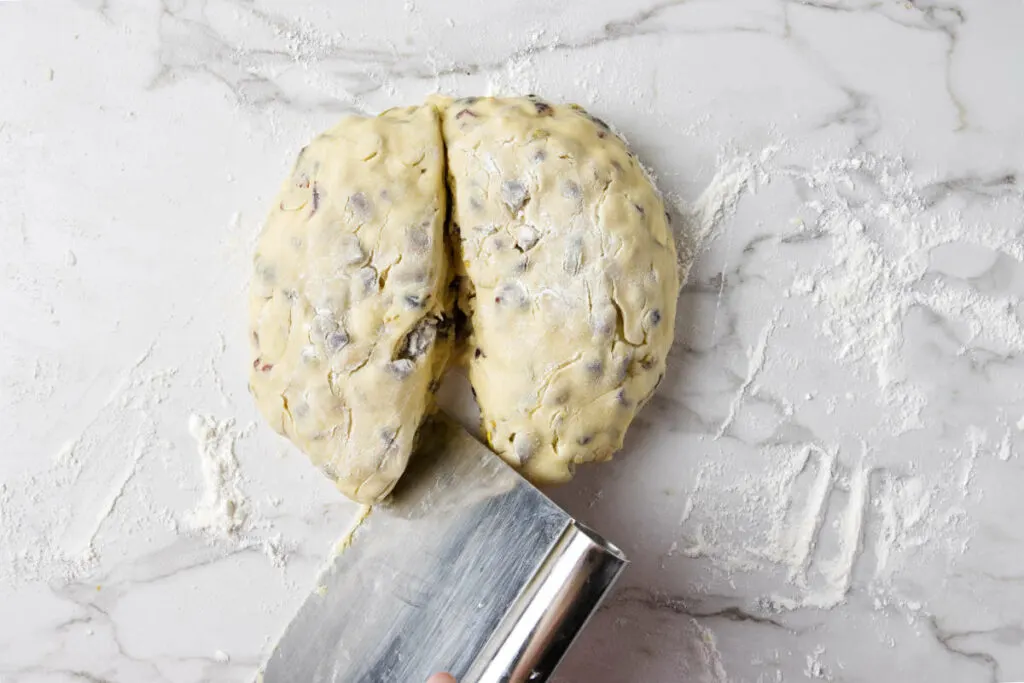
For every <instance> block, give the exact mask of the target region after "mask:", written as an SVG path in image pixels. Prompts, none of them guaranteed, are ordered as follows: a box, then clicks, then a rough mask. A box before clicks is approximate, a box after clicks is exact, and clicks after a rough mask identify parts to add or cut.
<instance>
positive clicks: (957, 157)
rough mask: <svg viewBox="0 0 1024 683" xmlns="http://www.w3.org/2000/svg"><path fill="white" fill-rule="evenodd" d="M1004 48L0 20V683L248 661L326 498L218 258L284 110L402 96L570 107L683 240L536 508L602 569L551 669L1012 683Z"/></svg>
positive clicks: (768, 33)
mask: <svg viewBox="0 0 1024 683" xmlns="http://www.w3.org/2000/svg"><path fill="white" fill-rule="evenodd" d="M1022 31H1024V4H1022V3H1021V2H1019V1H1010V0H1006V1H1004V2H974V3H966V2H964V3H959V4H957V3H948V2H944V3H936V2H931V1H930V0H921V1H918V2H896V1H895V0H893V1H888V0H886V1H884V2H861V1H860V0H843V1H838V0H837V1H834V2H833V1H831V0H814V1H807V2H797V1H787V0H735V1H733V0H727V1H722V0H663V1H660V2H654V1H649V2H648V1H645V2H625V3H624V2H613V1H611V0H600V1H592V0H566V1H564V2H559V3H551V2H542V1H540V0H523V1H520V2H512V1H507V2H505V1H502V2H492V3H474V2H468V1H460V2H427V1H426V0H404V2H403V0H380V1H379V2H373V3H362V2H348V3H320V2H314V1H312V0H303V1H301V2H294V1H292V0H255V1H247V2H240V1H238V0H160V1H150V0H144V1H141V2H136V1H134V0H133V1H128V0H78V1H77V2H67V1H61V0H56V1H55V2H32V1H31V0H25V1H10V2H0V64H3V68H2V69H0V93H2V95H0V244H2V245H3V246H2V247H0V275H2V277H3V283H4V284H3V287H2V288H0V453H2V456H0V617H2V618H0V681H2V683H25V682H29V681H33V682H34V681H40V682H42V681H45V682H47V683H51V682H58V681H92V682H94V683H95V682H99V681H104V682H107V681H109V682H118V683H120V682H137V681H174V682H180V681H249V680H252V678H253V676H254V673H255V672H256V670H257V667H258V666H259V664H260V662H261V661H262V659H263V658H264V657H265V656H266V654H267V653H268V652H269V649H270V647H271V646H272V644H273V642H274V641H275V639H276V638H277V636H278V635H279V634H280V633H281V631H282V630H283V628H284V626H285V624H286V623H287V622H288V620H289V618H290V616H291V615H292V614H293V613H294V611H295V610H296V608H297V606H298V605H299V603H300V602H301V601H302V600H303V598H304V597H305V595H306V594H307V593H308V592H309V590H310V589H311V588H312V584H313V579H314V577H315V575H316V572H317V571H318V569H319V568H320V566H321V565H322V563H323V562H324V559H325V557H327V555H328V553H329V552H330V550H331V548H332V545H333V543H334V542H335V541H336V540H337V539H338V538H339V537H340V536H341V535H342V534H343V533H344V532H345V530H346V528H347V527H348V525H349V524H350V521H351V519H352V518H353V516H354V514H355V512H356V509H357V508H356V506H355V505H353V504H351V503H349V502H347V501H345V500H343V499H342V498H341V497H340V496H339V495H338V494H337V493H336V492H335V491H334V490H333V488H332V487H331V485H330V483H329V482H328V481H327V480H326V479H324V478H323V477H322V476H321V475H320V474H319V473H318V472H316V471H314V470H313V468H311V467H309V466H308V464H307V463H306V461H305V458H304V457H303V456H302V455H301V454H300V453H298V452H297V451H296V450H295V449H294V448H292V447H290V446H289V445H288V444H287V443H285V442H284V441H283V440H282V439H280V438H279V437H277V436H276V435H274V434H273V433H272V432H271V431H270V429H269V428H267V427H266V426H265V425H263V424H262V423H261V422H260V421H259V420H258V419H257V415H256V413H255V409H254V407H253V405H252V401H251V400H250V397H249V396H248V393H247V389H246V372H245V365H246V357H247V348H246V338H245V292H246V286H247V277H248V272H249V264H250V253H251V249H252V245H253V241H254V238H255V235H256V234H257V231H258V230H259V227H260V223H261V220H262V218H263V216H264V214H265V211H266V208H267V205H268V202H269V201H270V198H271V196H272V194H273V193H274V191H275V190H276V188H277V185H278V183H279V182H280V180H281V179H282V178H283V177H284V175H285V173H286V172H287V169H288V168H289V166H290V164H291V162H292V160H293V158H294V156H295V154H296V153H297V151H298V149H299V148H300V147H301V146H302V145H303V144H304V143H305V142H306V141H307V140H308V139H310V138H311V137H312V136H313V135H314V134H315V133H316V132H318V131H320V130H322V129H324V128H326V127H327V126H328V125H329V124H330V123H331V122H332V121H334V120H335V119H336V118H337V117H338V116H340V115H342V114H344V113H347V112H354V111H358V112H376V111H379V110H381V109H385V108H387V107H390V106H394V105H397V104H407V103H415V102H418V101H421V100H422V99H423V98H424V97H425V96H426V95H427V94H429V93H431V92H435V91H443V92H448V93H457V94H462V95H470V94H488V93H527V92H535V93H539V94H541V95H543V96H545V97H547V98H549V99H552V100H565V101H576V102H579V103H581V104H583V105H585V106H587V107H588V108H589V109H591V110H592V111H593V112H594V113H595V114H597V115H598V116H600V117H601V118H604V119H606V120H608V121H610V122H612V123H614V124H615V125H616V126H617V127H618V128H619V129H620V130H621V131H622V132H623V134H624V135H625V136H626V137H627V138H628V139H629V141H630V143H631V144H632V146H633V147H634V149H635V150H636V151H637V153H638V154H639V156H640V157H641V159H643V160H644V161H645V163H647V164H649V165H650V167H651V168H652V169H653V171H654V172H655V173H656V174H657V177H658V182H659V185H660V187H661V188H662V189H663V191H664V192H665V193H666V196H667V197H668V198H669V199H670V203H671V205H672V207H673V211H674V213H675V214H676V215H677V217H678V218H679V219H680V220H679V221H678V224H680V225H682V226H684V228H685V232H684V234H683V237H682V239H683V240H684V244H685V245H688V246H689V247H692V248H693V249H694V253H695V254H696V260H695V261H694V262H693V264H692V268H691V269H690V272H689V279H688V281H687V283H686V285H685V287H684V289H683V292H682V295H681V300H680V315H679V321H678V330H677V341H676V344H675V346H674V348H673V351H672V354H671V356H670V360H669V371H668V374H667V377H666V381H665V383H664V384H663V386H662V389H661V390H660V392H659V394H658V395H657V397H656V398H655V400H654V401H652V403H651V404H650V405H649V406H648V407H647V408H646V409H645V411H644V412H643V413H642V414H641V416H640V418H639V419H638V422H637V423H636V424H635V426H634V428H633V429H632V432H631V433H630V436H629V438H628V439H627V445H626V448H625V450H624V451H623V452H622V453H620V454H619V456H618V457H617V459H616V460H615V461H614V462H613V463H612V464H610V465H606V466H592V467H588V468H584V469H581V471H580V473H579V476H578V477H577V479H576V480H575V481H574V482H573V483H571V484H569V485H567V486H565V487H563V488H560V489H557V490H554V491H552V495H553V496H554V497H555V498H556V499H557V500H558V501H559V502H560V503H562V504H563V505H565V506H566V507H567V508H568V509H569V510H570V511H571V512H572V513H573V514H575V515H577V516H579V517H580V518H582V519H583V520H585V521H586V522H588V523H590V524H591V525H593V526H594V527H596V528H597V529H599V530H600V531H602V532H603V533H604V534H606V535H607V536H608V537H610V538H611V539H613V540H614V541H616V542H617V543H618V544H619V545H621V546H622V547H623V548H624V549H625V551H626V552H627V554H628V555H629V556H630V557H631V559H632V566H631V567H630V569H629V570H628V572H627V573H626V574H625V576H624V578H623V580H622V582H621V584H620V586H619V588H618V590H617V591H616V592H615V594H614V595H613V596H612V597H611V598H610V600H609V601H608V603H607V605H606V606H605V608H604V609H603V610H602V611H601V612H600V613H599V615H598V616H597V617H596V618H595V620H594V621H593V622H592V625H591V626H590V627H589V628H588V630H587V631H586V632H585V634H584V636H583V637H582V639H581V641H580V643H579V644H578V646H577V647H576V648H574V650H573V651H572V652H571V653H570V656H569V657H568V660H567V661H566V662H565V664H564V666H563V668H562V669H561V670H560V677H559V680H560V681H564V682H566V683H568V682H570V681H602V682H603V681H608V682H618V681H645V682H662V681H663V682H676V681H685V682H687V683H696V682H701V681H716V682H721V681H750V682H755V681H756V682H768V681H803V680H824V681H846V682H850V683H853V682H865V683H866V682H869V681H870V682H872V683H876V682H878V681H908V680H921V681H931V682H939V681H951V682H952V681H957V682H959V683H974V682H978V683H980V682H983V681H1014V680H1024V617H1022V615H1024V526H1022V525H1021V523H1020V520H1021V517H1022V513H1024V499H1022V497H1021V491H1022V490H1024V431H1022V430H1024V419H1022V418H1024V392H1022V386H1024V360H1022V358H1024V324H1022V322H1021V321H1022V317H1021V315H1022V311H1021V307H1020V301H1021V297H1022V296H1024V265H1022V262H1024V238H1022V234H1024V180H1022V178H1024V175H1022V174H1024V126H1022V125H1021V123H1022V121H1024V78H1022V75H1021V74H1022V71H1021V69H1022V66H1024V42H1022V41H1021V38H1020V36H1021V35H1022ZM190 421H191V426H192V428H193V431H194V432H196V433H200V432H201V436H202V437H203V438H201V439H200V440H199V442H198V443H197V440H196V439H195V438H194V436H193V434H192V433H190ZM211 478H212V480H215V481H219V482H220V483H221V484H223V485H224V486H227V489H228V490H229V493H230V496H228V497H229V498H230V500H231V501H232V504H233V505H234V506H235V507H234V508H233V516H232V517H231V523H230V524H227V525H225V524H222V523H216V521H214V522H211V516H210V514H209V513H210V511H211V510H214V511H216V508H217V506H223V505H224V504H225V500H224V495H223V490H221V491H220V494H218V490H214V489H211V488H210V481H211ZM218 495H220V497H218ZM222 521H223V520H222Z"/></svg>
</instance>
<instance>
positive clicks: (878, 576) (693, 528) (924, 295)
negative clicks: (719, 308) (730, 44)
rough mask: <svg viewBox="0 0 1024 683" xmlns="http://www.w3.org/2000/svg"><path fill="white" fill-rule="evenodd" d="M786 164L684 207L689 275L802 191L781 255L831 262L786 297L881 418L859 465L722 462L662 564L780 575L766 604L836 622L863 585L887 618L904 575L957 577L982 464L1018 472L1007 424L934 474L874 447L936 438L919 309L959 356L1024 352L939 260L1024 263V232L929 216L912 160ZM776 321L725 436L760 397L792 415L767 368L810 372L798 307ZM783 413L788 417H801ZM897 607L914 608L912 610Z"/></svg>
mask: <svg viewBox="0 0 1024 683" xmlns="http://www.w3.org/2000/svg"><path fill="white" fill-rule="evenodd" d="M778 152H779V147H772V148H770V149H768V150H766V151H765V152H764V153H762V154H759V155H751V154H745V155H741V156H738V157H736V158H734V159H731V160H723V161H721V162H720V164H719V171H718V172H717V173H716V175H715V176H714V178H713V179H712V182H711V184H710V185H709V186H708V188H707V189H706V190H705V191H704V192H703V193H702V194H701V195H700V197H699V198H698V199H697V200H696V201H694V202H693V203H692V204H690V205H685V204H683V203H682V202H680V201H678V199H677V198H676V199H675V200H674V201H673V203H674V204H675V205H676V208H677V210H678V212H679V213H680V214H682V215H683V216H684V219H685V220H684V221H683V226H682V230H681V232H680V234H679V235H678V237H677V241H678V244H679V254H680V260H681V264H680V265H681V270H682V271H683V272H684V273H688V272H689V270H690V268H691V266H692V264H693V261H694V259H695V258H696V257H697V256H698V255H699V254H700V253H701V252H702V250H704V249H705V248H707V247H708V246H709V245H710V244H712V243H713V242H714V241H715V240H716V238H717V237H718V236H719V234H720V232H721V231H722V230H723V226H724V225H725V223H726V222H727V221H729V220H730V219H731V218H732V217H733V215H734V214H735V212H736V210H737V208H738V206H739V204H740V202H741V201H742V199H743V198H744V197H745V196H746V195H748V194H752V193H754V192H755V191H756V190H757V188H758V187H759V186H763V185H766V184H768V183H770V182H772V181H775V180H783V181H788V182H789V183H791V184H792V185H793V186H795V187H799V188H803V189H802V191H801V192H800V196H801V197H803V198H804V199H803V200H802V205H801V206H800V207H799V211H798V216H797V217H795V218H794V219H793V221H792V223H791V224H792V225H793V226H794V231H793V232H792V233H791V234H790V235H782V236H781V239H783V240H786V239H791V240H793V241H795V242H802V241H818V242H820V243H822V244H823V245H827V250H825V251H824V254H825V256H826V258H825V259H818V260H817V261H815V262H813V263H812V264H811V265H810V266H807V265H802V264H799V263H795V264H794V272H793V277H792V281H791V282H790V284H789V286H788V287H785V288H784V291H783V292H782V293H783V296H784V298H788V299H798V300H800V302H801V303H806V307H807V311H808V312H809V313H810V315H811V317H809V318H806V319H807V320H811V321H814V320H817V321H818V330H817V331H818V333H819V335H820V336H821V338H822V339H823V340H824V341H826V342H827V343H830V344H831V345H832V347H833V348H834V349H835V355H834V358H835V362H836V364H837V367H840V368H845V371H846V372H848V373H849V374H850V375H851V376H853V377H865V378H868V379H870V380H872V383H873V384H874V386H875V387H877V391H873V392H870V394H869V395H866V396H863V397H861V396H857V395H855V394H852V393H847V394H846V396H845V401H846V402H847V404H849V405H851V406H855V405H856V404H857V402H858V401H860V400H866V401H871V402H873V403H875V404H877V406H878V410H879V411H880V414H881V415H882V419H881V421H880V423H879V424H877V425H875V426H873V427H872V428H870V429H869V430H868V431H867V432H865V433H863V434H860V435H856V434H854V435H852V436H854V438H858V436H859V438H860V443H861V447H860V451H859V452H856V451H853V450H852V449H850V448H849V447H848V446H849V445H848V444H847V445H846V446H845V449H846V450H845V451H843V450H841V449H840V447H839V446H837V445H829V444H825V443H817V442H812V443H803V444H801V443H794V444H779V445H767V446H766V445H761V446H759V447H758V449H759V452H761V453H762V454H763V462H764V463H765V465H764V469H763V470H757V471H749V469H746V468H741V467H739V468H738V467H730V466H728V465H726V464H723V463H722V462H721V461H720V459H721V457H722V454H721V453H717V454H716V456H715V457H714V458H709V459H708V460H706V461H704V462H702V463H700V465H699V471H698V473H697V476H696V481H695V484H694V485H693V487H692V489H691V491H690V493H689V496H688V498H687V500H686V501H685V503H684V508H683V512H682V515H681V517H680V521H679V526H680V527H681V529H680V538H679V540H677V541H676V542H674V543H673V544H672V546H671V548H670V549H669V552H668V555H675V554H682V555H685V556H688V557H691V558H699V559H703V560H705V561H706V562H705V565H706V567H707V569H708V571H711V572H713V573H720V574H721V575H722V576H723V578H728V579H729V580H730V581H731V580H733V578H734V577H736V576H737V573H740V574H743V573H754V572H771V571H773V570H779V571H780V572H781V576H782V577H783V578H784V579H785V582H786V584H787V585H788V586H789V588H790V590H787V591H783V592H776V593H770V594H766V595H764V596H763V598H762V600H761V606H762V607H763V608H764V609H767V610H792V609H800V608H817V609H828V608H832V607H835V606H836V605H839V604H841V603H843V602H844V601H845V600H846V598H847V595H848V594H849V592H850V590H851V589H852V587H853V585H854V581H855V579H856V581H857V584H858V585H861V584H863V585H864V586H865V587H867V588H868V589H869V590H872V591H875V592H879V594H884V595H885V599H884V600H882V603H881V604H885V605H888V604H892V600H893V599H894V595H893V590H894V588H893V583H892V582H893V581H894V580H896V579H897V577H898V576H899V574H900V571H901V569H902V568H904V567H906V566H910V565H909V564H908V563H912V562H916V563H920V562H922V561H924V562H928V561H932V560H940V561H942V562H946V563H948V562H952V561H954V560H955V558H956V557H957V556H958V555H959V554H961V553H962V552H963V551H964V549H965V548H966V547H967V546H968V544H969V539H970V535H971V534H970V524H969V520H968V516H967V514H966V509H967V507H968V503H969V502H971V501H973V500H976V499H977V497H978V496H979V495H980V493H979V492H978V490H977V486H976V484H975V477H976V469H977V466H978V463H979V460H980V459H981V458H991V461H993V462H1006V461H1009V460H1010V459H1011V458H1013V457H1014V446H1013V432H1012V430H1011V428H1010V425H1013V426H1015V427H1016V429H1017V430H1018V431H1019V430H1024V418H1019V419H1018V418H1016V417H1014V418H1011V417H1010V416H1009V415H1003V414H999V415H997V416H995V422H996V424H995V425H985V426H981V427H979V426H967V427H965V428H964V447H963V449H962V450H959V451H955V452H947V453H936V454H935V456H936V457H938V458H941V460H940V461H939V462H938V463H935V462H930V463H929V469H928V470H927V471H922V470H919V469H918V468H917V467H916V466H915V465H916V461H917V459H916V458H915V456H914V454H913V453H908V454H907V455H906V456H905V458H904V460H903V464H902V465H899V464H896V463H894V462H893V457H892V456H889V457H888V458H880V457H879V452H878V449H883V450H884V449H887V448H893V447H894V446H893V445H892V444H897V443H899V441H898V440H899V438H900V437H901V436H902V435H904V434H908V433H910V432H913V431H915V430H921V429H925V428H926V427H928V426H929V422H928V407H929V397H930V396H931V394H930V393H929V387H928V386H927V385H925V384H922V383H919V381H915V379H914V378H913V377H912V376H911V374H910V373H909V372H908V369H907V367H908V366H907V357H906V350H905V348H904V345H905V326H906V324H907V322H906V321H907V319H908V316H909V315H910V314H911V312H912V311H915V310H924V311H928V312H929V314H930V315H932V316H933V317H934V319H938V320H942V321H945V322H946V324H947V325H948V326H949V327H950V328H951V329H952V330H953V334H955V335H956V339H957V340H958V344H959V351H958V352H959V353H961V354H963V353H967V352H969V351H970V350H972V349H982V350H983V351H984V352H986V353H992V354H1008V355H1013V354H1019V353H1021V352H1022V351H1024V323H1022V321H1021V319H1020V317H1019V315H1018V312H1017V311H1018V307H1019V304H1020V302H1019V300H1018V299H1017V298H1015V297H1012V296H1006V295H1001V294H988V293H985V292H984V290H983V289H979V288H977V287H974V286H971V285H970V284H969V283H967V282H966V281H965V280H964V278H963V277H958V276H955V275H953V276H946V275H943V273H942V271H941V269H940V268H936V267H935V263H934V262H933V259H934V253H933V252H936V251H937V250H939V249H941V248H945V247H949V246H951V247H952V249H953V250H954V254H956V253H957V251H958V250H962V247H963V245H967V246H969V247H971V248H973V249H975V252H976V253H979V254H982V255H985V254H988V253H994V254H998V255H1001V256H1002V257H1004V258H1009V259H1011V260H1012V262H1015V263H1021V262H1024V243H1022V241H1021V239H1020V238H1019V237H1018V236H1017V235H1016V234H1015V232H1014V226H1013V225H999V224H998V222H993V224H991V225H989V224H984V225H973V224H966V223H965V222H964V221H963V220H962V218H961V216H960V215H959V213H957V212H953V211H948V212H939V211H936V210H934V209H933V207H932V205H931V204H929V202H927V201H925V199H924V198H923V197H922V193H921V191H920V190H919V189H918V188H917V184H916V181H915V179H914V177H913V175H912V174H911V173H910V172H909V170H908V169H907V167H906V164H905V163H904V162H903V161H902V160H900V159H894V158H887V157H879V156H874V155H870V154H864V155H861V156H859V157H855V158H850V159H841V160H834V161H830V162H827V163H824V164H821V165H820V166H817V167H813V168H811V169H810V170H807V169H805V168H798V167H792V166H786V165H782V164H779V163H776V158H777V156H778ZM670 199H671V198H670ZM777 239H778V238H777ZM961 260H962V259H961ZM956 265H957V267H959V268H961V269H962V268H963V264H962V263H959V262H957V264H956ZM723 287H724V283H723ZM781 311H782V312H781V316H782V320H781V321H780V311H778V310H777V311H776V312H775V313H774V314H773V316H772V318H771V320H770V321H769V323H768V324H767V325H766V326H765V327H764V328H763V329H762V331H761V333H760V335H758V337H757V340H756V342H755V343H754V345H753V347H752V348H748V349H747V350H746V356H747V371H746V375H745V377H743V378H742V382H741V384H740V387H739V389H738V390H737V391H736V393H735V394H734V395H733V397H732V399H731V401H730V403H729V406H728V412H727V415H726V417H725V419H724V420H723V422H722V423H721V425H720V426H719V428H718V430H717V433H716V434H714V435H713V436H714V437H715V438H719V439H720V438H721V437H723V436H725V435H726V434H727V433H728V431H729V430H728V428H729V427H730V426H732V425H733V423H734V422H736V421H737V420H738V419H739V417H740V416H741V413H742V411H743V409H744V403H745V401H746V400H747V399H748V398H749V397H751V396H754V397H756V396H758V394H759V392H760V391H761V389H767V390H769V391H770V392H772V394H773V395H774V396H776V397H777V399H778V401H779V403H780V404H781V405H782V406H783V407H785V406H792V404H793V401H791V400H790V399H787V398H786V394H787V392H788V387H787V385H785V384H784V383H783V384H782V385H781V386H780V385H779V384H778V382H777V381H775V382H774V383H773V384H769V385H766V382H768V380H765V379H763V378H762V375H764V374H765V373H766V372H768V371H769V370H770V369H772V367H771V366H772V365H773V364H774V366H775V368H774V369H775V370H777V369H778V367H779V366H781V367H783V368H786V367H790V366H792V367H797V365H796V364H798V363H799V360H793V359H791V358H788V357H787V355H786V354H771V353H769V346H770V341H771V338H772V336H773V332H774V330H775V329H776V328H777V326H783V327H786V326H788V322H789V321H788V318H787V315H788V314H789V313H790V309H788V308H786V307H784V308H783V309H781ZM802 320H803V319H801V321H802ZM794 322H795V321H794ZM802 324H805V323H802ZM776 376H777V375H776ZM755 379H756V380H757V382H758V384H757V385H754V382H755ZM806 398H807V399H808V400H809V399H810V398H811V395H810V394H808V395H807V397H806ZM842 400H843V399H842V398H841V397H839V396H836V397H831V398H829V399H827V400H826V405H827V406H828V410H827V414H829V415H833V414H834V413H835V412H836V410H837V408H839V407H840V403H841V401H842ZM784 414H785V415H786V416H787V417H788V416H791V414H792V408H791V407H789V408H788V409H787V410H786V411H784ZM833 419H836V418H833ZM993 428H995V429H996V431H995V432H994V433H993V432H992V430H993ZM897 448H900V447H897ZM933 467H934V471H932V468H933ZM951 482H955V484H954V486H950V483H951ZM929 558H930V559H929ZM900 604H902V605H904V607H905V608H906V609H910V607H909V605H911V604H914V605H917V606H918V608H920V603H919V602H917V601H915V600H912V599H910V598H904V599H902V602H901V603H900ZM809 669H814V670H813V671H809V673H808V675H809V676H810V675H812V674H814V676H816V677H825V675H826V673H825V670H824V669H818V668H816V667H812V666H811V663H810V660H809Z"/></svg>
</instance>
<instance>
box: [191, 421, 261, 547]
mask: <svg viewBox="0 0 1024 683" xmlns="http://www.w3.org/2000/svg"><path fill="white" fill-rule="evenodd" d="M234 424H235V421H234V420H233V419H230V418H229V419H227V420H217V419H215V418H213V417H211V416H209V415H199V414H196V413H193V414H192V415H191V416H190V417H189V419H188V431H189V433H190V434H191V435H192V438H194V439H195V440H196V447H197V449H198V451H199V458H200V463H201V466H202V472H203V482H204V490H203V496H202V499H201V500H200V501H199V503H198V504H197V505H196V507H195V508H194V509H193V510H192V511H191V512H190V513H189V516H188V519H189V522H190V524H191V526H192V527H193V528H195V529H198V530H200V531H204V532H207V533H210V534H213V535H215V536H231V535H233V534H234V533H235V532H236V531H238V529H239V528H240V527H241V526H242V525H243V524H244V523H245V521H246V518H247V517H248V514H249V501H248V499H247V498H246V496H245V493H244V492H243V491H242V476H241V473H240V471H239V468H238V459H237V458H236V457H235V441H236V440H237V439H238V437H239V434H238V432H236V431H235V430H234Z"/></svg>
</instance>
